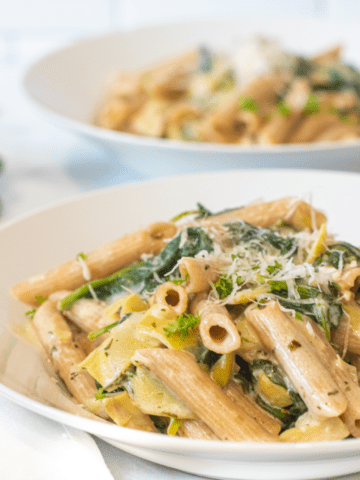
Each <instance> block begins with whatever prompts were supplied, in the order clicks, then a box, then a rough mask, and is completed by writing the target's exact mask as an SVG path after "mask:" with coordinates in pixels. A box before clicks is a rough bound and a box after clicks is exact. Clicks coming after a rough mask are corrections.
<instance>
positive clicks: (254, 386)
mask: <svg viewBox="0 0 360 480" xmlns="http://www.w3.org/2000/svg"><path fill="white" fill-rule="evenodd" d="M359 279H360V250H359V249H358V248H357V247H355V246H353V245H351V244H349V243H347V242H344V241H336V240H335V239H334V238H333V236H332V235H330V234H329V233H328V232H327V229H326V216H325V215H324V214H323V213H322V212H320V211H317V210H315V209H314V208H313V207H312V206H310V205H309V204H308V203H306V202H304V201H302V200H301V199H299V198H296V197H288V198H282V199H279V200H274V201H271V202H266V203H254V204H250V205H247V206H244V207H241V208H236V209H229V210H225V211H222V212H220V213H216V214H214V213H212V212H210V211H209V210H208V209H207V208H206V207H204V206H203V205H201V204H198V206H197V209H196V210H194V211H190V212H184V213H182V214H179V215H178V216H177V217H175V218H173V219H172V220H171V221H169V222H157V223H154V224H151V225H149V226H147V227H146V228H144V229H141V230H139V231H137V232H134V233H130V234H128V235H125V236H124V237H121V238H119V239H117V240H115V241H113V242H111V243H109V244H107V245H105V246H103V247H100V248H98V249H96V250H93V251H92V252H90V253H87V254H84V253H78V254H77V255H74V259H73V260H70V261H68V262H67V263H65V264H63V265H60V266H59V267H57V268H54V269H52V270H50V271H48V272H46V273H43V274H41V275H37V276H35V277H32V278H30V279H28V280H25V281H24V282H22V283H19V284H18V285H15V286H14V287H13V288H12V292H11V293H12V295H13V296H14V297H15V298H16V299H18V300H19V301H21V302H24V303H26V304H28V305H31V306H32V307H31V308H32V309H31V310H29V312H27V318H28V321H29V323H30V324H31V326H32V328H34V330H35V332H36V334H37V337H38V338H39V341H40V344H41V345H42V347H43V350H44V352H45V353H46V356H47V358H48V360H50V362H51V363H52V365H53V366H54V369H55V371H56V372H57V373H58V375H59V377H60V378H61V380H62V381H63V383H64V384H65V385H66V388H67V390H68V393H69V395H71V396H72V398H73V400H74V401H75V402H77V403H78V404H80V405H81V406H82V407H83V408H84V409H85V410H87V411H88V412H90V413H91V414H92V415H94V418H98V419H99V420H100V419H101V421H106V422H110V423H113V424H116V425H119V426H121V427H127V428H132V429H138V430H144V431H148V432H154V433H158V434H165V435H170V436H174V435H177V436H180V437H187V438H195V439H204V440H222V441H235V442H306V441H324V440H342V439H347V438H351V437H360V387H359V380H358V369H359V368H360V328H359V324H360V323H359V322H360V303H359V292H358V289H359V285H360V283H359Z"/></svg>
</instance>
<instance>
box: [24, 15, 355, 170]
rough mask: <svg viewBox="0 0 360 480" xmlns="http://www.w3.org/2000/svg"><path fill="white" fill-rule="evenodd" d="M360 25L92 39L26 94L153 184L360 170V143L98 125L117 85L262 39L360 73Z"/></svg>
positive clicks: (196, 25) (200, 29)
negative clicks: (198, 51) (192, 175)
mask: <svg viewBox="0 0 360 480" xmlns="http://www.w3.org/2000/svg"><path fill="white" fill-rule="evenodd" d="M357 34H358V25H357V24H355V23H354V24H351V23H349V22H347V23H346V24H345V23H344V24H341V23H336V24H335V23H330V22H322V21H316V20H305V19H303V20H301V21H300V20H286V19H282V18H279V19H277V20H276V21H269V20H266V19H247V18H243V19H233V20H202V21H188V22H184V23H174V24H164V25H160V26H150V27H142V28H138V29H135V30H129V31H119V32H114V33H109V34H105V35H103V36H99V37H95V38H89V39H85V40H82V41H79V42H78V43H75V44H73V45H70V46H67V47H65V48H62V49H60V50H58V51H56V52H54V53H52V54H50V55H48V56H47V57H45V58H43V59H42V60H40V61H38V62H37V63H36V64H35V65H33V66H31V67H30V68H29V69H28V71H27V72H26V74H25V76H24V81H23V86H24V89H25V92H26V94H27V96H28V98H29V99H30V101H31V102H32V103H33V104H34V106H35V107H37V109H38V111H39V112H41V113H42V114H44V115H45V116H46V118H47V119H48V120H49V121H51V122H53V123H56V124H57V125H58V126H59V127H60V128H63V129H67V130H69V131H71V132H73V133H75V134H78V135H81V136H83V137H86V138H87V139H88V140H90V141H94V142H96V143H98V144H101V145H103V146H105V147H107V148H109V149H110V150H112V151H113V152H115V153H116V155H117V156H118V157H119V160H121V161H122V162H125V163H131V165H132V166H134V167H135V168H136V169H137V170H138V171H139V172H142V173H143V174H144V175H145V176H154V175H164V174H169V173H173V171H174V165H176V172H177V173H185V172H196V171H202V170H209V169H211V170H214V169H228V168H249V167H250V168H253V167H267V168H268V167H296V168H326V169H339V170H358V169H359V167H358V166H359V163H360V162H359V159H360V140H354V141H352V142H344V141H338V142H330V143H329V142H327V143H308V144H285V145H238V144H217V143H200V142H183V141H176V140H169V139H156V138H150V137H146V136H140V135H133V134H129V133H122V132H118V131H113V130H106V129H104V128H100V127H97V126H95V125H93V124H92V119H93V116H94V112H95V109H96V108H97V106H98V105H99V103H100V102H101V100H102V99H103V97H104V93H105V89H106V84H107V83H108V80H109V77H111V76H112V75H114V74H115V73H116V72H119V71H131V70H137V69H140V68H147V67H150V66H152V65H153V64H155V63H158V62H160V61H162V60H164V59H167V58H171V57H173V56H175V55H178V54H180V53H182V52H184V51H186V50H188V49H193V48H197V47H198V46H200V45H207V46H209V47H210V48H214V49H216V50H219V49H220V50H224V51H226V49H228V48H229V45H234V41H235V42H237V43H238V44H241V42H243V41H245V40H248V39H249V38H251V37H253V36H254V35H262V36H264V37H269V38H273V39H275V40H278V41H279V42H280V44H281V45H282V46H283V47H284V49H285V50H289V51H291V52H294V53H298V54H302V55H315V54H317V53H318V52H321V51H322V50H326V49H328V48H330V47H332V46H335V45H337V44H339V43H341V44H342V45H344V53H345V61H347V62H350V63H351V64H353V65H359V66H360V51H359V50H358V48H357V45H358V42H357V40H358V35H357Z"/></svg>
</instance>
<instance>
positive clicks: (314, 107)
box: [304, 93, 320, 115]
mask: <svg viewBox="0 0 360 480" xmlns="http://www.w3.org/2000/svg"><path fill="white" fill-rule="evenodd" d="M319 108H320V105H319V99H318V98H317V96H316V95H314V94H313V93H310V95H309V97H308V99H307V102H306V104H305V107H304V112H305V113H307V114H308V115H311V114H312V113H318V111H319Z"/></svg>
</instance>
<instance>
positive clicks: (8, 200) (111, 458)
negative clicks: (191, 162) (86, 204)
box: [0, 65, 360, 480]
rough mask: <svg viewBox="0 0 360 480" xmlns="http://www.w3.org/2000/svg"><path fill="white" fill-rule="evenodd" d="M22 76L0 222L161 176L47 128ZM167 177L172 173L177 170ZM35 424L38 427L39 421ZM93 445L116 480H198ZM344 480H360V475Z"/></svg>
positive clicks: (1, 138)
mask: <svg viewBox="0 0 360 480" xmlns="http://www.w3.org/2000/svg"><path fill="white" fill-rule="evenodd" d="M22 70H23V68H22V66H21V65H20V66H16V68H15V67H14V66H11V65H10V66H8V67H4V68H3V69H2V70H1V73H3V75H0V92H1V93H0V157H1V158H2V160H3V162H4V165H5V168H4V171H3V173H2V174H0V198H1V202H2V207H3V209H2V215H1V216H0V222H4V221H6V220H10V219H14V218H17V217H19V216H22V215H24V214H27V213H29V212H31V211H33V210H36V209H39V208H43V207H45V206H48V205H51V204H53V203H55V202H58V201H60V200H63V199H67V198H70V197H72V196H74V195H78V194H81V193H83V192H87V191H90V190H93V189H96V188H103V187H106V186H110V185H116V184H122V183H126V182H133V181H139V180H146V179H147V178H150V176H151V177H156V176H161V175H162V172H161V171H157V170H156V168H154V169H153V170H152V173H151V175H150V174H148V175H144V174H140V173H139V172H137V171H136V168H135V167H134V168H132V167H131V166H129V164H128V163H127V164H126V165H125V164H122V163H121V161H119V160H118V159H117V158H114V157H113V156H112V155H111V154H110V153H109V152H107V151H106V150H104V149H101V148H98V147H94V146H93V145H90V144H88V143H87V142H86V141H85V140H80V139H79V138H77V137H75V136H73V135H72V134H69V133H66V132H62V131H60V130H58V129H57V128H56V127H54V126H51V125H48V124H46V123H45V121H44V120H42V119H41V118H39V117H37V115H36V114H35V113H34V112H33V110H32V108H31V107H30V106H29V104H28V103H27V101H26V99H25V98H24V96H23V93H22V90H21V88H20V76H21V72H22ZM183 172H184V171H183V170H182V173H183ZM172 173H173V174H176V173H177V170H176V164H174V165H173V167H172ZM1 410H3V411H5V410H6V414H7V415H13V417H14V421H15V418H17V417H18V415H19V412H21V414H22V415H25V418H26V415H28V419H29V422H30V420H31V422H32V424H34V422H36V418H37V415H36V414H34V413H32V412H26V411H25V410H24V409H22V407H19V406H17V405H13V404H12V403H11V402H10V401H9V400H7V399H4V398H0V412H1ZM38 421H39V424H41V418H40V417H38ZM46 422H47V426H49V425H50V424H51V421H50V420H47V421H46ZM49 422H50V424H49ZM18 428H21V426H18ZM95 442H96V444H97V446H98V448H99V450H100V452H101V454H102V456H103V458H104V460H105V463H106V465H107V466H108V468H109V470H110V472H111V473H112V475H113V477H114V479H115V480H155V479H157V480H158V479H161V480H168V479H169V480H170V479H176V480H180V479H181V480H186V479H189V480H190V479H195V478H200V477H195V476H192V475H187V474H184V473H181V472H178V471H175V470H172V469H169V468H166V467H162V466H159V465H155V464H152V463H151V462H148V461H145V460H142V459H139V458H136V457H134V456H132V455H130V454H127V453H125V452H122V451H120V450H118V449H117V448H115V447H113V446H111V445H109V444H107V443H105V442H104V441H102V440H99V439H96V438H95ZM0 457H1V452H0ZM3 457H4V456H3ZM10 461H11V459H10V458H9V459H6V458H2V466H1V470H2V471H6V467H7V468H8V470H9V469H10V467H11V465H10V464H9V465H7V464H6V462H10ZM0 477H1V475H0ZM8 478H10V477H8ZM343 478H347V479H349V480H350V479H353V480H355V479H357V480H359V479H360V475H358V474H356V475H352V476H347V477H343ZM39 479H40V477H36V478H35V477H34V478H27V480H39Z"/></svg>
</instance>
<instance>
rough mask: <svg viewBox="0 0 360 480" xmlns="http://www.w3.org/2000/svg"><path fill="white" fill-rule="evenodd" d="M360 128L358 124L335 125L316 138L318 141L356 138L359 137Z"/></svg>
mask: <svg viewBox="0 0 360 480" xmlns="http://www.w3.org/2000/svg"><path fill="white" fill-rule="evenodd" d="M359 136H360V129H359V126H358V125H341V124H339V125H334V126H333V127H331V128H329V129H328V130H326V131H325V132H323V133H322V134H321V135H319V136H318V137H317V139H316V141H317V142H334V141H339V140H354V139H357V138H359Z"/></svg>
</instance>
